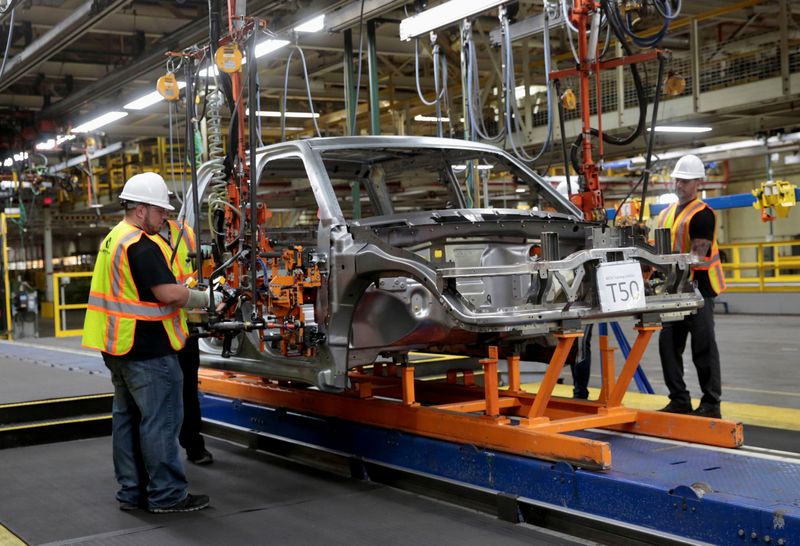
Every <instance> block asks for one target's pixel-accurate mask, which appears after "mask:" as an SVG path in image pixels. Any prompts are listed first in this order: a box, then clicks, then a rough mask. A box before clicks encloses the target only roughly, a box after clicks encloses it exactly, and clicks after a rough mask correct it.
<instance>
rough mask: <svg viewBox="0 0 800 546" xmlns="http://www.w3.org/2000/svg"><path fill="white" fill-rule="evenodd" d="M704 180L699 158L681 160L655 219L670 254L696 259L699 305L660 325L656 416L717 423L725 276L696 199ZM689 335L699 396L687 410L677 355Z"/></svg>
mask: <svg viewBox="0 0 800 546" xmlns="http://www.w3.org/2000/svg"><path fill="white" fill-rule="evenodd" d="M705 176H706V174H705V166H704V165H703V161H702V160H701V159H700V158H699V157H697V156H696V155H685V156H683V157H681V158H680V159H679V160H678V163H677V164H676V165H675V169H674V170H673V171H672V178H673V180H674V183H675V193H676V194H677V195H678V202H677V203H673V204H672V205H670V206H669V207H667V208H666V209H665V210H663V211H662V212H661V214H659V216H658V227H666V228H670V230H671V231H672V249H673V251H675V252H686V253H691V254H693V255H694V256H695V257H697V259H698V260H700V263H699V264H697V265H695V266H694V267H693V268H692V278H693V280H694V281H695V283H696V286H697V289H698V290H699V292H700V294H701V295H702V296H703V300H704V305H703V307H702V309H700V310H699V311H698V312H697V314H695V315H689V316H687V317H685V318H684V319H682V320H679V321H677V322H667V323H664V328H663V329H662V330H661V336H660V337H659V340H658V352H659V354H660V355H661V368H662V370H663V372H664V382H665V383H666V384H667V388H668V389H669V398H670V402H669V404H668V405H667V406H666V407H665V408H663V409H662V411H666V412H670V413H689V414H692V415H698V416H701V417H712V418H717V419H719V418H721V412H720V399H721V396H722V379H721V374H720V364H719V351H718V350H717V342H716V338H715V334H714V298H715V297H716V296H717V295H719V294H720V293H722V291H723V290H725V277H724V276H723V274H722V264H721V262H720V258H719V249H718V248H717V236H716V216H715V214H714V211H713V210H712V209H711V207H709V206H708V205H706V204H705V203H704V202H703V201H701V200H700V199H699V198H698V197H697V190H698V188H699V186H700V184H701V183H702V182H703V181H704V180H705ZM690 334H691V336H692V345H691V348H692V361H693V362H694V366H695V368H696V369H697V378H698V380H699V382H700V390H701V391H702V392H703V397H702V398H701V399H700V405H699V406H698V407H697V408H696V409H692V400H691V397H690V395H689V390H688V389H687V388H686V383H685V382H684V380H683V351H684V349H685V348H686V339H687V338H688V336H689V335H690Z"/></svg>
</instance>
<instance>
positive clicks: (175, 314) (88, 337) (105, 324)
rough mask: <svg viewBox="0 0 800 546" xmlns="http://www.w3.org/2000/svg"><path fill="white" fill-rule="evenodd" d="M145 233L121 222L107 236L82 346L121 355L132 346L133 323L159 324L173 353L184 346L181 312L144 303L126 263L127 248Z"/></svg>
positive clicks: (184, 330)
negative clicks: (152, 322)
mask: <svg viewBox="0 0 800 546" xmlns="http://www.w3.org/2000/svg"><path fill="white" fill-rule="evenodd" d="M143 233H144V232H143V231H142V230H140V229H139V228H138V227H136V226H133V225H131V224H128V223H127V222H126V221H124V220H123V221H122V222H120V223H119V224H117V226H116V227H114V229H112V230H111V232H110V233H109V234H108V235H107V236H106V238H105V239H104V240H103V243H102V244H101V246H100V251H99V252H98V254H97V262H96V263H95V268H94V274H93V275H92V284H91V289H90V293H89V302H88V306H87V310H86V318H85V320H84V328H83V345H84V346H86V347H90V348H93V349H98V350H101V351H105V352H107V353H109V354H113V355H124V354H127V353H128V352H130V350H131V348H132V347H133V337H134V333H135V331H136V321H137V320H146V321H161V323H162V324H163V325H164V329H165V331H166V333H167V337H168V338H169V341H170V345H171V346H172V348H173V349H174V350H176V351H178V350H180V349H181V348H183V346H184V344H185V343H186V337H187V333H188V332H187V328H185V325H183V324H181V319H180V310H179V309H177V308H175V307H172V306H164V305H161V304H158V303H150V302H143V301H140V299H139V292H138V290H137V289H136V284H135V283H134V282H133V277H132V275H131V272H130V265H129V264H128V248H129V247H130V246H131V245H132V244H134V243H136V242H138V241H139V239H140V238H141V236H142V234H143Z"/></svg>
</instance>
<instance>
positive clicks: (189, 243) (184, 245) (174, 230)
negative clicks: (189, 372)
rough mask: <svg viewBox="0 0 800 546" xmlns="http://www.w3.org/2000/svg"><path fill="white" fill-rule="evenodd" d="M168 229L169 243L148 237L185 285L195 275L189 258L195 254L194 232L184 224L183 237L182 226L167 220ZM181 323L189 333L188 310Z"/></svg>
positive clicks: (184, 310) (184, 312)
mask: <svg viewBox="0 0 800 546" xmlns="http://www.w3.org/2000/svg"><path fill="white" fill-rule="evenodd" d="M167 227H168V229H169V241H165V240H164V237H162V236H161V235H159V234H156V235H148V237H150V239H152V240H153V241H154V242H155V243H156V244H157V245H158V246H159V247H160V248H161V252H163V253H164V255H165V256H166V257H167V265H169V266H170V269H171V270H172V274H173V275H175V279H177V281H178V282H179V283H181V284H184V283H185V282H186V279H188V278H189V277H191V276H193V275H194V274H195V269H194V267H193V260H192V258H190V257H189V254H190V253H194V250H195V239H194V231H193V230H192V228H190V227H189V224H186V223H185V222H184V230H183V234H182V235H181V226H180V225H179V224H178V223H177V222H175V221H174V220H167ZM178 236H180V238H179V237H178ZM176 249H177V250H176ZM173 254H174V255H175V259H174V260H173V259H172V255H173ZM181 321H182V323H183V325H184V326H185V327H186V329H187V331H188V329H189V327H188V315H187V314H186V309H181Z"/></svg>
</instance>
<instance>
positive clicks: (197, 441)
mask: <svg viewBox="0 0 800 546" xmlns="http://www.w3.org/2000/svg"><path fill="white" fill-rule="evenodd" d="M178 362H180V365H181V371H182V372H183V426H181V433H180V436H178V439H179V440H180V443H181V447H183V449H185V450H186V455H187V456H188V457H189V458H190V459H194V458H196V457H198V456H199V455H200V453H202V452H203V450H204V449H205V448H206V445H205V441H204V440H203V436H202V435H201V434H200V428H201V426H202V421H201V417H200V400H199V398H198V394H197V370H198V368H199V367H200V349H199V348H198V346H197V338H196V337H190V338H189V339H188V340H186V346H184V348H183V349H181V350H180V351H179V352H178Z"/></svg>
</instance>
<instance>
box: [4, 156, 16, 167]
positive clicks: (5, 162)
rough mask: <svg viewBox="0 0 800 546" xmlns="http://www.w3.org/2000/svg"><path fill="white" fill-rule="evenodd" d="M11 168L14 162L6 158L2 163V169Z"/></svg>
mask: <svg viewBox="0 0 800 546" xmlns="http://www.w3.org/2000/svg"><path fill="white" fill-rule="evenodd" d="M13 166H14V160H13V159H11V158H10V157H7V158H6V160H5V161H3V167H13Z"/></svg>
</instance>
